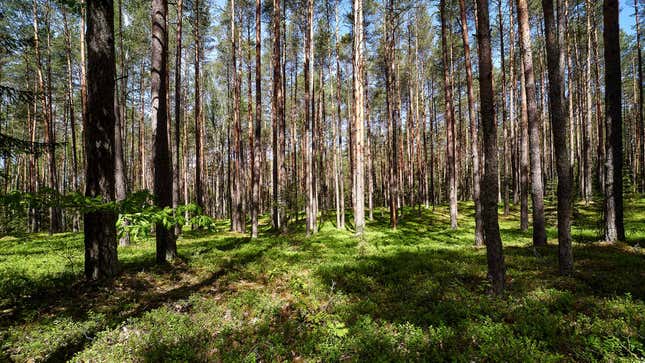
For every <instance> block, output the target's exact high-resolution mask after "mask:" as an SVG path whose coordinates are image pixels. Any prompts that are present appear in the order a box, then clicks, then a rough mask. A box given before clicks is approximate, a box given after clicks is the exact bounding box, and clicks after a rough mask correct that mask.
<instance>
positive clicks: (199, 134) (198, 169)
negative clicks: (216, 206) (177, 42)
mask: <svg viewBox="0 0 645 363" xmlns="http://www.w3.org/2000/svg"><path fill="white" fill-rule="evenodd" d="M200 12H201V8H200V4H199V0H195V24H194V25H193V31H194V37H195V111H194V113H195V202H196V203H197V206H198V207H199V208H201V209H202V210H203V209H204V190H203V182H202V179H203V173H204V170H203V169H204V135H203V129H202V96H201V72H200V63H201V58H202V57H201V50H202V49H201V46H202V45H201V35H200V32H199V31H200V25H201V23H200V22H201V19H200V17H199V15H200Z"/></svg>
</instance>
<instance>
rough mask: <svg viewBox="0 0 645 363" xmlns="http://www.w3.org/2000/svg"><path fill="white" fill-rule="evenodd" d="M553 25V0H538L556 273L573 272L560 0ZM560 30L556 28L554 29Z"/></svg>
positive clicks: (562, 25)
mask: <svg viewBox="0 0 645 363" xmlns="http://www.w3.org/2000/svg"><path fill="white" fill-rule="evenodd" d="M556 6H557V9H558V15H559V16H558V17H557V19H558V20H557V28H556V18H555V16H554V10H553V7H554V1H553V0H542V9H543V12H544V31H545V36H546V52H547V66H548V72H549V112H550V113H551V125H552V127H551V131H552V135H553V146H554V148H555V156H556V168H557V173H558V263H559V268H560V274H562V275H570V274H572V273H573V252H572V248H571V190H572V188H573V181H572V180H571V169H570V167H569V150H568V145H569V144H568V140H567V134H568V132H567V131H568V128H569V120H568V119H567V114H566V112H565V109H564V51H563V45H564V32H563V31H562V29H564V17H563V16H562V11H563V9H562V0H557V5H556ZM558 30H560V31H558Z"/></svg>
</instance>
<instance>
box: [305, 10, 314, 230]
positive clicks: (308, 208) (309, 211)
mask: <svg viewBox="0 0 645 363" xmlns="http://www.w3.org/2000/svg"><path fill="white" fill-rule="evenodd" d="M305 32H306V33H305V62H304V79H305V137H304V143H305V144H304V147H303V151H304V153H303V156H304V165H305V168H304V169H305V188H306V198H305V200H306V202H305V203H306V204H305V212H306V233H307V236H309V235H310V234H312V233H315V229H316V226H315V225H316V216H315V215H314V197H315V196H314V179H313V176H314V175H313V147H312V146H313V140H312V138H313V135H314V134H315V131H314V129H313V124H314V122H313V118H314V115H313V112H312V109H313V108H312V107H311V105H313V95H312V93H313V92H312V90H313V71H312V68H313V67H312V65H311V63H312V62H311V56H312V54H313V52H312V48H313V47H312V44H311V43H312V42H313V39H312V35H313V0H308V1H307V22H306V28H305Z"/></svg>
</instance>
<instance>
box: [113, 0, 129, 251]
mask: <svg viewBox="0 0 645 363" xmlns="http://www.w3.org/2000/svg"><path fill="white" fill-rule="evenodd" d="M117 7H118V9H119V22H118V24H119V68H120V71H119V79H118V81H117V82H116V86H115V89H116V90H117V92H116V97H115V100H114V101H115V102H114V113H115V115H116V124H115V126H114V132H115V134H114V177H115V179H114V180H115V182H116V190H115V193H116V194H115V197H116V200H117V201H122V200H124V199H125V198H126V195H127V192H128V190H127V181H126V177H125V167H126V166H125V161H124V156H123V125H124V124H125V64H124V63H125V55H124V51H125V50H124V49H123V11H122V6H121V0H119V1H118V4H117ZM129 244H130V236H129V235H128V234H127V233H126V234H124V235H123V236H121V237H120V238H119V246H127V245H129Z"/></svg>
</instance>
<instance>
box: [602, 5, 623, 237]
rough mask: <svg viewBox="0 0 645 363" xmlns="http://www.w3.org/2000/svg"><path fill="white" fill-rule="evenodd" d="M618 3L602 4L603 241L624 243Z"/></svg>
mask: <svg viewBox="0 0 645 363" xmlns="http://www.w3.org/2000/svg"><path fill="white" fill-rule="evenodd" d="M618 12H619V10H618V0H604V2H603V24H604V32H603V39H604V41H605V120H606V127H607V153H606V157H607V161H606V164H605V165H606V166H605V170H606V176H607V181H606V185H605V239H606V240H607V241H610V242H615V241H624V240H625V226H624V224H623V179H622V176H623V143H622V128H623V119H622V105H621V83H622V81H621V69H620V29H619V27H618Z"/></svg>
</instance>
